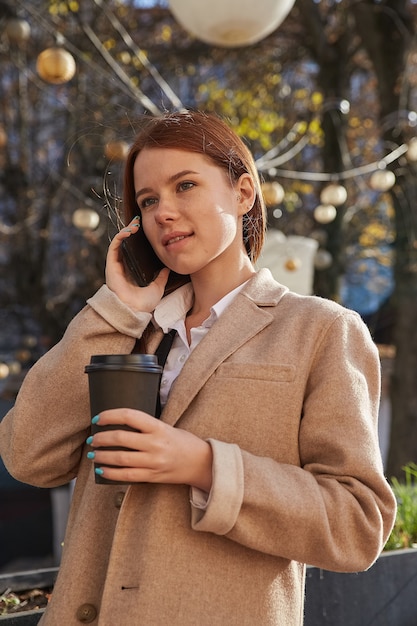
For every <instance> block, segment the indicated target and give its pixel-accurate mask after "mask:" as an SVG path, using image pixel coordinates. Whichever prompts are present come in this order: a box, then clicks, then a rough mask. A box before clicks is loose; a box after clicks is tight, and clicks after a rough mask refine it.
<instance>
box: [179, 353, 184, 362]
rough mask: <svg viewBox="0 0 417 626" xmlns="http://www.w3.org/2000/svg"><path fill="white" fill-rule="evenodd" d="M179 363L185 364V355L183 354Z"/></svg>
mask: <svg viewBox="0 0 417 626" xmlns="http://www.w3.org/2000/svg"><path fill="white" fill-rule="evenodd" d="M178 361H179V362H180V363H184V361H185V354H181V356H180V358H179V359H178Z"/></svg>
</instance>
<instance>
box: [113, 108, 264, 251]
mask: <svg viewBox="0 0 417 626" xmlns="http://www.w3.org/2000/svg"><path fill="white" fill-rule="evenodd" d="M145 147H146V148H148V149H149V148H175V149H177V150H178V149H179V150H187V151H189V152H196V153H198V154H203V155H204V156H206V157H208V158H209V159H210V160H211V161H212V162H213V163H214V164H215V165H217V166H218V167H220V168H222V169H223V170H225V171H226V172H227V174H228V176H229V178H230V181H231V184H234V183H235V182H237V181H238V179H239V178H240V176H241V175H242V174H244V173H248V174H249V175H250V176H251V177H252V179H253V182H254V185H255V191H256V196H255V202H254V204H253V206H252V208H251V210H250V211H249V212H248V213H247V214H246V215H244V216H243V241H244V244H245V247H246V250H247V253H248V255H249V257H250V259H251V260H252V261H256V260H257V258H258V257H259V255H260V252H261V249H262V245H263V242H264V237H265V228H266V213H265V204H264V201H263V197H262V192H261V186H260V181H259V176H258V172H257V169H256V165H255V162H254V159H253V156H252V154H251V152H250V150H249V149H248V148H247V146H246V145H245V144H244V143H243V141H242V140H241V139H240V137H238V136H237V135H236V133H234V132H233V130H232V129H231V128H230V127H229V126H228V125H227V124H226V122H224V121H223V120H222V119H220V118H219V117H217V116H215V115H211V114H207V113H203V112H201V111H185V112H176V113H166V114H164V115H162V116H160V117H159V116H158V117H152V118H149V119H148V120H147V121H146V122H145V124H144V126H143V127H142V128H141V130H140V132H139V133H138V135H137V136H136V137H135V139H134V141H133V144H132V147H131V149H130V152H129V154H128V157H127V160H126V165H125V171H124V186H123V214H124V219H125V224H128V223H129V222H130V221H131V219H133V217H134V216H135V215H137V214H138V206H137V203H136V199H135V185H134V177H133V167H134V164H135V160H136V157H137V155H138V154H139V152H140V151H141V150H143V149H144V148H145Z"/></svg>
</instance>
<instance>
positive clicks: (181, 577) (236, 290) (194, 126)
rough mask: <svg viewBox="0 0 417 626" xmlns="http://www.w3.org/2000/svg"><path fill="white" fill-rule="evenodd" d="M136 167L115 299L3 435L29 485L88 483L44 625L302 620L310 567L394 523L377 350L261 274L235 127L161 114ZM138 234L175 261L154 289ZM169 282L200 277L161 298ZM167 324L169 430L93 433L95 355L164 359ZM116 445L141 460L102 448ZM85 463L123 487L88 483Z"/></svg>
mask: <svg viewBox="0 0 417 626" xmlns="http://www.w3.org/2000/svg"><path fill="white" fill-rule="evenodd" d="M125 172H126V173H125V184H124V210H125V216H126V220H127V221H126V223H127V222H130V225H129V226H128V227H127V228H125V229H123V230H122V231H121V232H120V233H118V234H117V235H116V236H115V238H114V239H113V241H112V242H111V244H110V246H109V251H108V256H107V264H106V285H104V286H103V287H102V288H101V289H100V290H99V291H98V293H97V294H96V295H94V296H93V297H92V298H91V299H90V300H89V301H88V304H87V306H86V307H85V308H84V309H83V310H82V311H81V312H80V313H79V314H78V315H77V316H76V317H75V319H74V320H73V321H72V323H71V324H70V325H69V327H68V329H67V331H66V333H65V335H64V337H63V339H62V340H61V342H60V343H59V344H57V345H56V346H55V347H54V348H52V350H51V351H50V352H49V353H48V354H47V355H45V356H44V357H43V358H42V359H41V360H40V361H38V363H37V364H36V365H35V366H34V367H33V368H32V370H31V371H30V372H29V373H28V375H27V377H26V379H25V381H24V383H23V385H22V388H21V391H20V393H19V396H18V398H17V401H16V405H15V408H14V409H13V410H12V411H11V412H10V413H9V414H8V415H7V416H6V418H4V420H3V423H2V424H1V449H2V450H1V451H2V454H3V456H4V460H5V462H6V464H7V466H8V468H9V471H10V472H11V473H12V474H14V475H15V476H16V477H17V478H18V479H20V480H23V481H27V482H30V483H32V484H35V485H39V486H44V487H54V486H56V485H62V484H64V483H66V482H68V481H70V480H71V479H73V478H75V477H77V481H76V487H75V492H74V497H73V502H72V507H71V512H70V516H69V521H68V529H67V533H66V537H65V547H64V551H63V557H62V563H61V568H60V573H59V576H58V580H57V583H56V586H55V590H54V593H53V596H52V601H51V603H50V605H49V607H48V609H47V610H46V613H45V615H44V617H43V618H42V620H41V623H42V625H43V626H56V625H57V624H65V626H72V625H74V626H75V625H76V624H79V623H82V622H84V623H95V624H99V625H100V626H116V625H119V624H120V625H123V626H125V625H126V626H136V625H139V624H140V625H145V626H159V625H164V626H165V625H166V624H169V625H170V626H176V625H178V626H179V625H181V626H187V625H189V626H196V625H197V624H198V625H199V626H202V625H203V626H204V625H207V626H208V625H210V626H213V625H216V624H218V625H230V624H236V625H239V626H242V625H248V626H253V625H254V624H262V625H263V624H265V625H272V624H273V625H280V626H281V625H282V626H293V625H299V624H302V622H303V596H304V577H305V565H304V564H305V563H308V564H311V565H316V566H318V567H321V568H324V569H329V570H335V571H351V572H355V571H358V570H362V569H366V568H368V567H369V566H370V565H371V564H372V563H373V562H374V560H375V559H376V558H377V556H378V555H379V553H380V551H381V550H382V548H383V545H384V542H385V541H386V539H387V537H388V535H389V533H390V531H391V527H392V524H393V521H394V517H395V500H394V497H393V495H392V492H391V490H390V488H389V486H388V484H387V482H386V480H385V478H384V476H383V470H382V463H381V459H380V454H379V448H378V439H377V414H378V399H379V384H380V381H379V361H378V354H377V350H376V348H375V346H374V345H373V343H372V340H371V338H370V336H369V333H368V331H367V329H366V327H365V325H364V324H363V323H362V321H361V320H360V318H359V316H358V315H357V314H356V313H354V312H352V311H349V310H346V309H344V308H342V307H341V306H339V305H338V304H335V303H334V302H330V301H326V300H323V299H319V298H316V297H312V296H309V297H305V296H299V295H296V294H294V293H291V292H290V291H289V290H288V289H287V288H286V287H284V286H283V285H280V284H278V283H277V282H275V281H274V280H273V279H272V276H271V274H270V273H269V271H268V270H266V269H262V270H260V271H259V272H257V271H256V270H255V268H254V265H253V263H254V262H255V261H256V259H257V257H258V255H259V253H260V250H261V247H262V242H263V236H264V229H265V216H264V208H263V203H262V199H261V193H260V186H259V180H258V176H257V173H256V169H255V165H254V162H253V159H252V157H251V155H250V153H249V151H248V150H247V148H246V147H245V145H244V144H243V142H242V141H241V140H240V139H239V138H238V137H237V136H236V135H235V134H234V133H233V132H232V131H231V130H230V129H229V128H228V126H227V125H226V124H225V123H224V122H222V121H221V120H219V119H217V118H216V117H212V116H208V115H205V114H203V113H192V112H184V113H173V114H166V115H164V116H162V117H160V118H154V119H151V120H150V121H149V122H148V123H147V125H146V126H145V128H144V129H143V130H142V132H141V133H139V135H138V136H137V138H136V140H135V142H134V144H133V146H132V149H131V152H130V156H129V158H128V160H127V163H126V170H125ZM137 213H140V214H141V220H140V221H139V220H138V219H137V218H136V217H135V215H136V214H137ZM139 228H142V229H143V233H144V234H145V235H146V237H147V238H148V240H149V242H150V244H151V245H152V247H153V249H154V250H155V252H156V254H157V255H158V256H159V258H160V259H161V261H162V262H163V264H164V265H165V266H166V268H165V269H163V270H161V272H160V273H159V275H158V276H157V278H156V279H155V280H154V281H153V282H152V283H151V284H150V285H149V286H147V287H138V286H136V285H135V284H134V283H133V282H132V281H131V280H130V278H129V276H128V275H126V271H125V268H124V264H123V261H122V257H121V243H122V241H123V240H124V239H126V238H128V237H130V236H134V235H135V234H136V233H137V231H138V229H139ZM169 270H173V271H174V272H176V273H178V274H181V275H189V276H190V277H191V282H190V283H188V284H185V285H183V286H182V287H180V288H178V289H177V290H175V291H174V292H173V293H170V294H169V295H167V296H166V297H164V298H162V296H163V293H164V288H165V283H166V281H167V278H168V274H169ZM161 298H162V299H161ZM171 329H175V330H176V336H175V339H174V343H173V345H172V348H171V351H170V353H169V356H168V359H167V362H166V365H165V369H164V374H163V379H162V384H161V403H162V406H163V407H164V408H163V411H162V415H161V419H160V420H158V419H156V418H154V417H152V416H150V415H147V414H145V413H143V412H140V411H134V410H128V409H115V410H112V411H105V412H103V413H101V414H100V415H99V416H96V417H95V418H94V420H95V421H97V420H98V421H99V424H102V425H106V424H116V425H117V424H128V425H129V426H132V427H133V428H134V429H136V431H137V432H126V431H121V430H117V429H116V430H113V431H111V432H110V433H100V434H96V435H94V437H91V436H90V424H89V421H90V420H89V400H88V390H87V380H86V376H85V374H84V373H83V372H84V367H85V365H86V364H87V363H89V361H90V356H91V355H92V354H103V353H129V352H131V351H132V349H133V348H134V345H135V341H136V339H138V338H141V344H142V345H141V349H143V350H146V351H147V352H149V353H153V352H155V350H156V348H157V346H158V344H159V343H160V341H161V338H162V336H163V333H168V331H170V330H171ZM40 433H42V435H40ZM86 442H87V443H86ZM120 444H122V445H123V446H125V447H128V448H130V449H131V451H126V452H114V451H102V450H97V448H98V447H100V446H109V445H120ZM92 459H94V463H95V464H96V466H97V471H98V473H100V474H101V475H103V477H104V478H107V479H115V480H118V481H127V482H130V483H131V485H130V486H127V485H126V486H125V487H121V486H120V485H97V484H95V481H94V470H93V465H92ZM107 465H114V466H116V467H113V468H109V467H107Z"/></svg>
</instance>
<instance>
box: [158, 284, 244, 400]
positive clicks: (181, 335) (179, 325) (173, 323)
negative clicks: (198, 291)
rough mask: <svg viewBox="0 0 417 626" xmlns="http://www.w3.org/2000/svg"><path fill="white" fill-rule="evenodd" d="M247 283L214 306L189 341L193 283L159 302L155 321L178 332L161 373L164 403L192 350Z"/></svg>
mask: <svg viewBox="0 0 417 626" xmlns="http://www.w3.org/2000/svg"><path fill="white" fill-rule="evenodd" d="M246 282H247V281H245V282H244V283H242V284H241V285H239V286H238V287H236V288H235V289H233V290H232V291H230V292H229V293H228V294H226V295H225V296H223V298H221V300H219V301H218V302H216V304H214V305H213V306H212V307H211V309H210V315H209V317H208V318H207V319H205V320H204V322H203V323H202V324H201V326H197V327H195V328H192V329H191V332H190V334H191V342H190V344H189V343H188V340H187V333H186V329H185V318H186V315H187V313H188V311H189V310H190V309H191V307H192V304H193V300H194V292H193V288H192V285H191V283H187V284H186V285H183V286H182V287H180V288H179V289H176V290H175V291H174V292H173V293H171V294H169V295H168V296H166V297H165V298H163V300H161V302H160V303H159V304H158V305H157V307H156V308H155V311H154V315H153V321H154V323H155V324H156V325H157V326H159V327H160V328H162V330H163V331H164V333H167V332H169V331H170V330H171V329H175V330H176V331H177V334H176V335H175V338H174V341H173V343H172V347H171V350H170V352H169V354H168V358H167V360H166V363H165V367H164V371H163V373H162V380H161V391H160V396H161V406H164V405H165V404H166V401H167V398H168V394H169V392H170V389H171V387H172V384H173V382H174V381H175V379H176V378H177V376H178V375H179V373H180V372H181V370H182V368H183V365H184V363H185V361H186V360H187V359H188V357H189V356H190V354H191V352H192V351H193V350H194V348H195V347H196V346H197V345H198V344H199V343H200V341H201V340H202V339H203V337H204V336H205V335H206V334H207V333H208V331H209V329H210V328H211V327H212V326H213V324H214V322H215V321H216V320H217V319H218V318H219V317H220V315H221V314H222V313H223V312H224V310H225V309H226V308H227V307H228V306H229V304H230V303H231V302H232V300H233V299H234V298H235V296H236V295H237V294H238V293H239V292H240V291H241V289H243V287H244V285H245V284H246Z"/></svg>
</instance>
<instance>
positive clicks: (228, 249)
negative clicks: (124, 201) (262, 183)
mask: <svg viewBox="0 0 417 626" xmlns="http://www.w3.org/2000/svg"><path fill="white" fill-rule="evenodd" d="M133 174H134V183H135V192H136V201H137V204H138V206H139V208H140V211H141V214H142V226H143V229H144V231H145V234H146V236H147V238H148V240H149V241H150V243H151V245H152V247H153V248H154V250H155V252H156V253H157V255H158V256H159V258H160V259H161V260H162V262H163V263H164V264H165V265H166V266H167V267H169V268H170V269H172V270H174V271H175V272H178V273H180V274H195V273H197V272H201V271H202V270H204V269H205V268H207V267H212V268H217V269H218V270H219V271H220V272H221V271H227V269H228V267H229V268H231V267H233V266H232V265H230V264H231V263H233V262H235V263H236V261H237V260H238V258H239V255H241V254H243V255H244V256H247V255H246V251H245V249H244V245H243V241H242V215H243V214H244V213H245V212H246V211H248V210H249V209H250V207H251V204H250V200H251V197H252V194H253V184H252V180H251V177H250V176H249V174H243V176H242V177H241V178H240V179H239V181H238V182H237V183H236V185H234V186H232V184H231V182H230V180H229V179H228V177H227V173H226V172H225V171H224V170H223V169H221V168H219V167H217V166H216V165H215V164H214V163H213V162H212V161H210V159H208V158H207V157H205V156H203V155H201V154H197V153H194V152H187V151H185V150H177V149H171V148H169V149H168V148H145V149H143V150H142V151H141V152H140V153H139V154H138V156H137V157H136V161H135V164H134V169H133ZM239 196H240V198H241V199H240V200H239V199H238V197H239ZM252 201H253V200H252Z"/></svg>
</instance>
